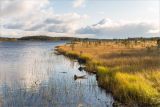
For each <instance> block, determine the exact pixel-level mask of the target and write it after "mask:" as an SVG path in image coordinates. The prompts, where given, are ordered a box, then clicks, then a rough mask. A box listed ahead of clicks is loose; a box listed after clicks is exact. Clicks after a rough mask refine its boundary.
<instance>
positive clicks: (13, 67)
mask: <svg viewBox="0 0 160 107" xmlns="http://www.w3.org/2000/svg"><path fill="white" fill-rule="evenodd" d="M64 43H65V42H24V41H23V42H22V41H19V42H0V107H112V104H113V101H114V100H113V98H112V96H111V94H109V93H108V94H107V93H106V92H105V91H104V90H102V89H101V88H99V87H98V85H97V81H96V76H95V75H94V74H88V73H87V72H85V71H80V70H79V69H78V68H79V67H80V65H79V64H78V63H77V61H75V60H70V59H68V58H66V57H64V56H63V55H56V54H54V47H55V46H57V45H61V44H64ZM74 75H86V79H77V80H74Z"/></svg>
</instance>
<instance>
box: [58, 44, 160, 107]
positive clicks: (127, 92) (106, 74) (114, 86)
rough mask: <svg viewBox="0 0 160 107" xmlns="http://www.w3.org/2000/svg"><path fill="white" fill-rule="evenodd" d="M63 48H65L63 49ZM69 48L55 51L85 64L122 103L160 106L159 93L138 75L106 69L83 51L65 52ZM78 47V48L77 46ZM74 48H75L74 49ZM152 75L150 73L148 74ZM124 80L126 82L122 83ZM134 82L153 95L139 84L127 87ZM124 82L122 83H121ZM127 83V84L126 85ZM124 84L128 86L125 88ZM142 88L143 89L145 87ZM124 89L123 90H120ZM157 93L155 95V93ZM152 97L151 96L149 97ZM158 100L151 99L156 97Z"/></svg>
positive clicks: (59, 48) (60, 48) (104, 87)
mask: <svg viewBox="0 0 160 107" xmlns="http://www.w3.org/2000/svg"><path fill="white" fill-rule="evenodd" d="M62 47H63V48H62ZM65 47H67V45H63V46H57V47H56V48H55V50H56V51H57V52H58V53H59V54H62V55H64V56H66V57H69V58H73V59H77V60H78V62H80V63H83V64H84V65H85V66H86V67H85V71H87V72H90V73H94V74H95V75H96V77H97V82H98V85H99V86H100V87H101V88H103V89H105V90H106V91H107V92H110V93H112V95H113V97H114V98H115V99H116V100H117V101H118V102H120V103H122V104H124V105H127V107H128V106H140V107H144V106H145V107H152V106H153V107H157V105H158V106H159V103H160V102H159V99H157V98H158V97H159V94H157V93H158V92H157V91H156V90H155V89H154V88H152V87H151V86H149V85H147V84H148V82H147V81H146V80H144V79H142V78H141V77H138V76H137V74H134V73H133V74H132V73H131V74H130V73H124V72H119V71H117V70H118V69H119V68H116V67H112V68H111V67H106V66H105V64H104V63H103V62H100V61H97V60H95V59H94V58H93V57H92V56H90V55H89V54H85V53H82V52H81V51H80V52H79V53H77V52H76V51H74V49H73V50H70V51H69V50H65V49H64V48H65ZM75 47H76V46H75ZM72 48H73V47H72ZM148 73H149V74H151V73H150V72H148ZM126 78H127V79H126ZM122 79H124V81H121V80H122ZM130 80H133V81H137V82H140V81H142V83H139V84H138V87H139V85H143V86H144V87H147V88H149V90H150V91H153V93H152V94H148V95H146V94H147V92H148V91H149V90H146V89H142V90H141V91H140V92H138V91H139V88H138V89H136V88H137V87H136V86H137V82H135V84H134V83H133V85H131V86H129V85H127V84H128V83H129V84H132V83H130V82H128V81H130ZM121 82H122V83H121ZM126 82H127V83H126ZM123 84H126V85H124V86H123ZM143 86H142V87H143ZM119 87H122V88H119ZM128 87H133V88H135V89H131V88H128ZM142 92H143V93H144V94H143V95H142V96H141V95H139V93H142ZM154 92H155V93H154ZM149 95H150V96H149ZM156 96H157V98H155V99H154V98H153V99H152V98H151V97H156Z"/></svg>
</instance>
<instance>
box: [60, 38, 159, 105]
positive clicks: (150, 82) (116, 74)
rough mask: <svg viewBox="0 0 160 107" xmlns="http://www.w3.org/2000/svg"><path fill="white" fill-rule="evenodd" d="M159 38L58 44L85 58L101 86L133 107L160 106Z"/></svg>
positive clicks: (63, 51) (88, 67)
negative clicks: (135, 106) (136, 106)
mask: <svg viewBox="0 0 160 107" xmlns="http://www.w3.org/2000/svg"><path fill="white" fill-rule="evenodd" d="M159 45H160V44H159V42H158V40H143V39H142V40H141V39H139V40H109V41H104V40H103V41H102V40H97V41H76V42H72V43H71V44H66V45H63V46H59V47H57V50H58V52H59V53H62V54H64V55H66V56H68V57H71V58H77V59H82V60H83V62H85V65H86V68H85V69H86V70H87V71H88V72H92V73H96V75H97V77H98V78H97V80H98V83H99V85H100V86H101V87H103V88H105V89H106V90H107V91H109V92H111V93H112V94H113V96H114V98H115V99H117V100H118V101H121V102H123V103H125V104H129V105H131V106H133V105H135V104H136V105H138V106H160V49H159Z"/></svg>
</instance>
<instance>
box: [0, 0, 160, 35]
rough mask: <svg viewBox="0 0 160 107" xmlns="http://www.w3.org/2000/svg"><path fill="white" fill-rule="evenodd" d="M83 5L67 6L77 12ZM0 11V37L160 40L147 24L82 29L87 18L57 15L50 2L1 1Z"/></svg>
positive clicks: (103, 23) (78, 0) (77, 0)
mask: <svg viewBox="0 0 160 107" xmlns="http://www.w3.org/2000/svg"><path fill="white" fill-rule="evenodd" d="M52 2H53V1H52ZM84 3H85V0H74V1H73V4H71V5H73V7H74V8H78V7H81V6H83V5H84ZM0 7H1V10H0V36H9V37H12V36H14V37H20V36H30V35H31V36H32V35H48V36H57V35H58V36H78V37H98V38H127V37H151V36H160V30H159V27H158V26H155V25H153V24H150V23H147V22H132V21H113V20H112V19H109V18H105V19H102V20H100V21H99V22H98V23H96V24H93V25H89V26H86V24H85V22H86V21H87V20H91V19H89V16H88V15H86V14H78V13H76V12H71V13H63V14H62V13H61V14H58V13H56V12H55V10H54V6H51V0H39V1H37V0H1V1H0ZM91 18H92V17H91Z"/></svg>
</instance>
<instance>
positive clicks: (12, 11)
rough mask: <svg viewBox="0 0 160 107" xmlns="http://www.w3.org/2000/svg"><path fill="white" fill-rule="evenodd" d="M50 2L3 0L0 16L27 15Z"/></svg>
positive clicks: (0, 3) (40, 0) (45, 0)
mask: <svg viewBox="0 0 160 107" xmlns="http://www.w3.org/2000/svg"><path fill="white" fill-rule="evenodd" d="M48 3H49V1H48V0H39V1H37V0H1V1H0V7H1V11H0V16H1V17H2V16H8V15H9V16H10V17H11V15H13V16H14V15H25V14H28V13H30V12H33V11H38V10H40V9H41V8H43V7H45V6H46V5H47V4H48Z"/></svg>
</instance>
